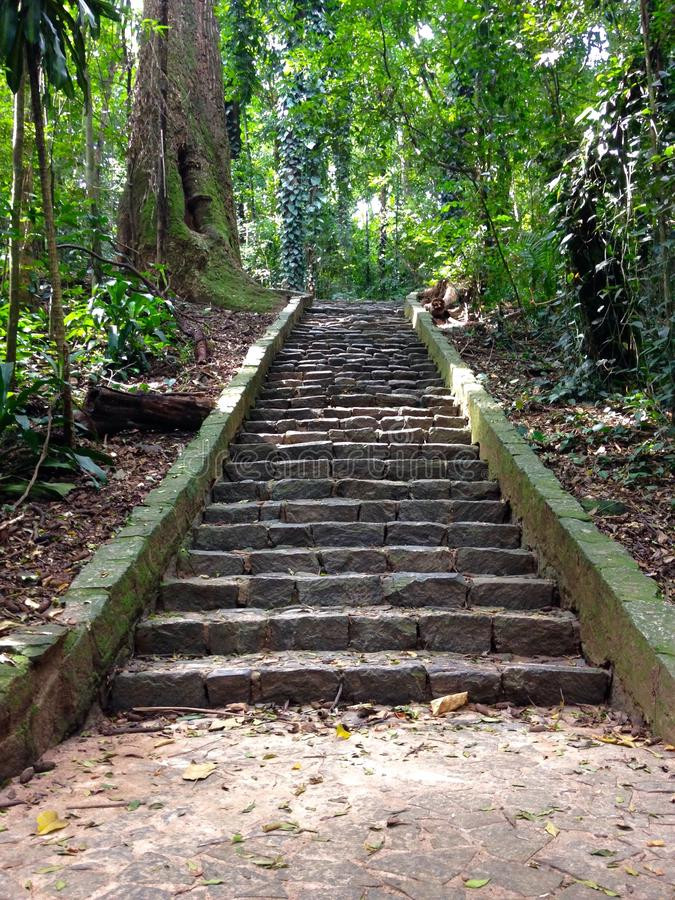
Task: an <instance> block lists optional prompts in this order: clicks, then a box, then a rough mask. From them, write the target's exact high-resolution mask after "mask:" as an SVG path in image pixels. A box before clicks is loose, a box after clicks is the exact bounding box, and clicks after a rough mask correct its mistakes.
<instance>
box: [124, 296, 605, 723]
mask: <svg viewBox="0 0 675 900" xmlns="http://www.w3.org/2000/svg"><path fill="white" fill-rule="evenodd" d="M609 682H610V673H609V672H607V671H605V670H604V669H599V668H593V667H590V666H587V665H586V664H585V662H584V660H583V657H582V655H581V648H580V643H579V629H578V624H577V622H576V619H575V617H574V616H573V615H572V614H571V613H570V612H569V611H566V610H561V609H560V608H559V606H558V599H557V595H556V590H555V585H554V583H553V582H552V581H550V580H548V579H546V578H542V577H539V576H538V575H537V563H536V559H535V557H534V555H533V554H532V553H530V552H529V551H528V550H527V549H526V548H523V547H522V546H521V534H520V529H519V527H518V525H517V524H514V523H512V522H511V521H510V513H509V508H508V505H507V504H505V503H503V502H502V501H501V500H500V496H499V485H498V484H497V483H496V482H493V481H490V480H489V479H488V468H487V465H486V463H485V462H484V461H482V460H480V459H479V457H478V448H477V447H476V446H475V445H472V444H471V435H470V431H469V429H468V427H467V422H466V420H465V419H464V418H463V417H462V416H461V415H460V410H459V409H458V408H457V405H456V403H455V400H454V399H453V397H452V396H450V395H449V394H448V391H447V389H446V388H445V387H444V386H443V383H442V381H441V379H440V378H439V377H438V373H437V372H436V369H435V367H434V365H433V364H432V362H431V361H430V359H429V358H428V355H427V352H426V349H425V348H424V346H423V345H422V344H421V343H420V341H419V339H418V338H417V335H416V334H415V332H414V331H413V330H412V328H411V327H410V325H409V323H408V322H407V321H406V320H405V319H404V317H403V314H402V312H401V310H400V309H396V308H394V307H388V306H384V305H383V304H373V305H367V304H360V305H359V306H358V307H355V306H354V305H342V306H340V305H334V304H333V305H325V304H320V305H317V306H315V307H314V308H312V309H310V310H309V311H308V313H307V314H306V316H305V318H304V320H303V321H302V322H301V323H300V324H299V325H297V326H296V328H295V329H294V331H293V332H292V334H291V335H290V337H289V340H288V342H287V344H286V346H285V347H284V348H283V349H282V351H281V352H280V353H279V354H278V356H277V358H276V360H275V361H274V364H273V366H272V368H271V370H270V372H269V376H268V379H267V382H266V384H265V386H264V388H263V390H262V391H261V393H260V396H259V398H258V401H257V403H256V405H255V407H254V408H253V409H252V410H251V412H250V414H249V417H248V420H247V421H246V422H245V424H244V426H243V429H242V430H241V432H240V433H239V435H238V437H237V438H236V441H235V442H234V443H233V444H232V446H231V447H230V456H229V458H228V459H227V460H225V462H224V466H223V480H222V481H221V482H219V483H218V484H216V485H215V487H214V490H213V498H212V502H211V503H210V504H209V505H208V506H207V507H206V509H205V511H204V517H203V522H202V523H201V524H199V525H198V526H197V527H195V529H194V534H193V537H192V541H191V543H190V545H189V546H187V547H186V548H185V550H184V551H183V552H181V553H180V554H179V557H178V560H177V562H176V569H175V571H173V572H171V573H168V575H167V578H166V580H165V583H164V585H163V588H162V592H161V597H160V601H159V606H158V609H157V611H156V612H155V614H153V615H152V616H150V617H149V618H148V619H147V620H146V621H145V622H144V623H142V624H141V626H140V627H139V629H138V631H137V635H136V658H135V659H134V660H133V661H132V662H131V664H130V665H129V666H128V668H127V670H126V671H124V672H123V673H122V674H120V675H119V677H118V678H117V679H116V681H115V684H114V689H113V693H112V704H113V708H115V709H117V710H122V709H129V708H133V707H137V706H154V705H167V706H175V705H180V706H191V707H205V706H214V707H218V706H223V705H225V704H227V703H231V702H238V701H241V702H275V703H281V704H283V703H285V702H287V701H289V702H291V703H304V702H311V701H313V700H326V699H333V698H335V697H337V696H339V697H341V699H342V701H343V702H345V701H346V702H352V703H354V702H360V701H370V700H374V701H377V702H383V703H406V702H415V701H418V702H419V701H424V700H428V699H429V698H431V697H432V696H435V697H438V696H439V695H444V694H448V693H453V692H457V691H468V692H469V696H470V699H471V700H477V701H482V702H497V701H500V700H504V699H506V700H509V701H512V702H514V703H516V704H520V705H526V704H529V703H537V704H541V705H548V704H550V705H555V704H558V703H559V702H560V701H561V700H562V699H564V700H565V701H566V702H569V703H602V702H603V701H604V699H605V697H606V695H607V691H608V687H609Z"/></svg>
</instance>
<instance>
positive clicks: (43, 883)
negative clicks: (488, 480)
mask: <svg viewBox="0 0 675 900" xmlns="http://www.w3.org/2000/svg"><path fill="white" fill-rule="evenodd" d="M331 705H332V704H330V703H328V704H326V705H325V706H323V707H322V706H320V705H319V704H316V705H314V706H313V707H303V708H299V709H298V708H288V709H280V708H276V709H275V708H270V707H248V708H247V707H246V706H245V705H242V704H239V705H233V706H230V707H226V708H225V709H223V710H219V711H210V712H209V713H208V714H204V713H199V712H196V713H192V714H187V715H185V714H180V712H177V713H176V714H172V715H167V716H165V717H164V718H157V717H156V716H157V714H156V713H155V718H150V717H146V718H144V719H143V718H142V717H141V716H139V715H136V716H134V717H132V718H127V719H124V718H121V717H120V718H117V719H107V718H103V717H101V716H100V715H99V716H98V717H97V716H95V715H92V717H90V721H89V723H88V725H87V728H86V729H85V731H84V732H83V733H82V734H80V735H78V736H76V737H72V738H70V739H69V740H67V741H65V742H64V743H62V744H61V745H60V746H59V747H57V748H55V749H54V750H52V751H50V752H49V754H48V759H49V762H50V763H51V765H52V769H51V771H48V772H46V773H45V774H41V775H34V776H33V777H30V775H31V773H30V770H28V771H27V772H26V773H25V774H24V776H23V778H24V781H25V783H20V782H19V781H18V780H16V779H15V780H14V781H13V782H12V783H11V784H10V785H7V786H5V788H4V789H3V791H2V793H1V794H0V809H1V808H2V807H3V804H5V805H7V804H9V805H10V806H11V808H7V809H6V810H5V811H4V812H3V813H0V896H2V897H8V898H9V897H12V898H14V897H19V896H21V895H23V896H25V897H31V898H35V900H41V898H63V897H66V898H68V900H103V898H105V900H119V898H121V897H126V898H129V900H165V898H166V900H168V898H172V897H177V896H181V895H189V896H190V897H192V898H195V900H196V898H210V897H214V898H223V900H226V898H243V897H248V898H253V897H261V898H262V897H264V898H288V900H315V898H326V900H384V898H390V897H393V898H399V900H401V898H408V900H455V898H458V900H459V898H461V900H466V898H470V897H471V898H472V897H480V898H485V900H491V898H492V900H517V898H523V897H535V896H537V897H560V898H565V900H593V898H597V897H634V898H636V900H637V898H640V900H667V898H671V897H672V896H673V891H674V890H675V856H674V855H673V847H674V845H675V806H674V805H673V799H674V798H673V787H674V785H673V772H672V758H673V750H675V748H673V747H672V746H668V745H664V744H662V743H659V742H656V741H653V740H651V739H650V738H649V737H648V736H646V735H642V734H638V733H632V732H631V728H630V726H629V725H626V724H622V721H621V718H622V714H621V713H618V712H616V711H609V710H603V709H596V708H594V709H589V710H584V709H572V708H564V707H563V708H558V709H554V710H541V709H534V708H530V709H526V710H517V709H510V708H508V707H506V704H501V705H500V706H499V707H491V708H488V707H483V706H480V705H474V706H467V707H464V708H463V709H460V710H458V711H457V712H455V713H453V714H450V715H447V716H445V717H440V718H435V717H433V716H432V715H431V713H430V711H429V709H428V707H422V706H411V707H401V708H396V709H391V708H387V707H360V708H358V709H357V708H346V709H345V708H342V709H340V710H339V711H337V712H331V711H330V710H329V709H328V708H326V707H330V706H331ZM340 724H342V725H343V727H344V728H345V730H344V731H341V730H339V729H338V727H337V726H338V725H340ZM141 728H147V729H148V733H139V731H140V729H141ZM130 729H131V730H133V731H132V733H124V732H125V731H126V732H129V730H130ZM115 730H116V731H117V732H118V733H116V734H115V733H113V732H114V731H115ZM120 732H122V733H120ZM193 764H194V765H193ZM191 779H197V780H191ZM12 804H13V805H12ZM38 817H40V818H38ZM41 825H42V831H43V832H44V833H43V834H40V833H39V829H40V826H41Z"/></svg>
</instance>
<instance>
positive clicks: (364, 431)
mask: <svg viewBox="0 0 675 900" xmlns="http://www.w3.org/2000/svg"><path fill="white" fill-rule="evenodd" d="M315 422H316V420H312V427H311V428H302V427H300V428H295V429H291V428H289V429H287V430H286V431H285V432H283V433H279V432H260V431H241V432H239V434H238V435H237V438H236V440H235V441H234V442H233V443H234V445H235V446H237V445H239V444H244V445H247V444H249V445H250V444H267V445H269V446H274V447H276V448H278V449H280V450H281V452H282V453H283V451H284V450H285V447H286V446H287V445H288V444H310V443H312V442H313V441H318V442H321V443H323V442H331V443H333V444H351V445H352V446H354V444H355V442H359V443H360V444H363V443H366V444H368V443H379V444H394V445H396V447H395V449H398V445H400V444H402V443H405V444H417V445H419V444H420V443H426V442H428V443H429V444H470V443H471V431H470V430H469V429H468V428H436V427H434V426H433V425H427V426H410V427H406V428H397V429H391V430H388V429H381V428H378V427H376V426H377V423H375V420H372V422H373V424H372V425H358V426H356V427H349V428H329V429H328V430H327V431H320V430H318V429H317V428H316V427H314V425H315Z"/></svg>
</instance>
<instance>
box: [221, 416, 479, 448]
mask: <svg viewBox="0 0 675 900" xmlns="http://www.w3.org/2000/svg"><path fill="white" fill-rule="evenodd" d="M467 427H468V423H467V420H466V419H465V418H463V417H462V416H423V415H418V416H383V417H381V418H379V419H378V418H376V417H375V416H343V417H342V418H341V419H339V418H325V417H321V416H317V417H316V418H314V419H276V420H275V421H273V422H268V421H265V420H264V419H249V420H248V421H247V422H246V423H245V424H244V431H243V432H242V434H248V435H253V434H263V435H273V436H275V438H274V439H275V440H279V435H283V434H286V433H287V432H289V431H305V432H310V433H315V432H320V433H323V434H327V433H328V432H330V431H351V432H357V431H361V430H363V429H369V430H373V431H377V430H382V431H402V430H404V429H408V428H422V429H424V430H426V431H432V432H433V431H434V429H439V431H440V430H446V429H450V430H452V429H461V430H465V429H466V428H467ZM238 439H239V437H237V440H238ZM266 439H267V438H265V440H266ZM310 439H311V438H309V437H308V438H307V440H310ZM254 440H261V438H256V439H254ZM439 443H445V441H444V440H439Z"/></svg>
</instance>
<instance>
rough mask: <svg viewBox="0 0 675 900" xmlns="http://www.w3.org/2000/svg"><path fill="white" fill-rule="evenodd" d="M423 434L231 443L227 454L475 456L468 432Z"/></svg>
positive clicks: (277, 458) (390, 459) (277, 457)
mask: <svg viewBox="0 0 675 900" xmlns="http://www.w3.org/2000/svg"><path fill="white" fill-rule="evenodd" d="M422 437H424V435H422V434H421V430H420V429H409V430H408V431H405V432H387V433H386V436H385V437H384V438H382V439H380V440H379V441H377V442H372V443H370V442H366V443H354V442H353V441H330V440H325V441H322V440H317V439H316V436H314V440H310V441H304V442H298V443H290V444H280V443H274V444H272V443H265V442H260V443H255V444H243V443H242V444H239V443H234V444H230V447H229V455H230V459H231V460H232V462H243V461H247V462H249V461H250V462H256V461H258V460H269V461H271V462H272V463H277V462H290V461H292V460H310V461H314V460H320V459H328V460H332V459H347V460H351V459H366V460H384V461H386V462H387V463H397V462H404V461H407V460H427V459H428V460H451V459H460V460H469V459H478V446H477V445H475V444H471V443H470V440H471V436H470V434H469V432H468V431H467V432H465V433H462V437H464V438H465V442H464V443H461V444H460V443H454V444H431V443H429V444H425V443H421V442H420V438H422Z"/></svg>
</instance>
